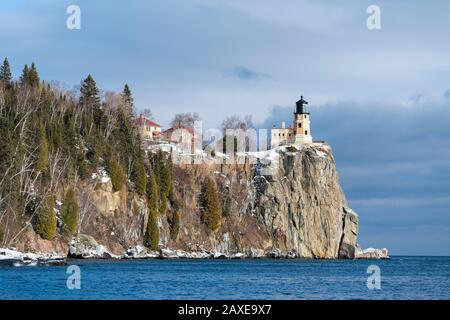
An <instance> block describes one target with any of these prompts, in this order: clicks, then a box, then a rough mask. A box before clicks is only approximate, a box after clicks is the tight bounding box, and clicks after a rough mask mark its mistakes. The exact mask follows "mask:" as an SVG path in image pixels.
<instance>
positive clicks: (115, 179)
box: [108, 156, 126, 191]
mask: <svg viewBox="0 0 450 320" xmlns="http://www.w3.org/2000/svg"><path fill="white" fill-rule="evenodd" d="M108 169H109V176H110V178H111V183H112V185H113V190H114V191H119V190H121V189H122V186H123V185H124V184H125V182H126V176H125V172H124V170H123V168H122V166H121V165H120V163H119V162H118V161H117V160H116V158H115V157H114V156H113V157H112V158H111V160H110V161H109V166H108Z"/></svg>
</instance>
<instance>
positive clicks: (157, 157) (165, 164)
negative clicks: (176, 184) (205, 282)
mask: <svg viewBox="0 0 450 320" xmlns="http://www.w3.org/2000/svg"><path fill="white" fill-rule="evenodd" d="M150 163H151V165H152V168H153V170H154V172H155V176H156V182H157V184H158V187H159V199H160V202H159V211H160V213H161V214H165V213H166V210H167V201H168V199H169V198H170V197H171V195H172V193H173V172H172V169H173V168H172V167H173V164H172V160H171V158H170V157H169V158H166V157H165V156H164V153H163V152H162V151H161V150H158V152H157V153H156V154H153V155H151V158H150Z"/></svg>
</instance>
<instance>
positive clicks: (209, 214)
mask: <svg viewBox="0 0 450 320" xmlns="http://www.w3.org/2000/svg"><path fill="white" fill-rule="evenodd" d="M200 203H201V214H202V221H203V222H204V223H205V224H206V225H207V226H208V227H209V228H210V229H211V230H212V231H216V230H217V229H218V228H219V227H220V219H221V209H220V203H219V194H218V192H217V188H216V183H215V182H214V180H213V179H211V178H209V177H208V179H207V180H206V183H205V184H204V186H203V190H202V194H201V198H200Z"/></svg>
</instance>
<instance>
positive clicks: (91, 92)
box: [80, 75, 100, 106]
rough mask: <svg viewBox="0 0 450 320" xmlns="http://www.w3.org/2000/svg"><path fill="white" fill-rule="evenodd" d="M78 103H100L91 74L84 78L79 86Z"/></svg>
mask: <svg viewBox="0 0 450 320" xmlns="http://www.w3.org/2000/svg"><path fill="white" fill-rule="evenodd" d="M80 93H81V96H80V103H81V104H83V105H91V106H92V105H100V96H99V90H98V88H97V83H96V82H95V80H94V78H93V77H92V76H91V75H88V76H87V78H86V79H84V81H83V83H82V85H81V88H80Z"/></svg>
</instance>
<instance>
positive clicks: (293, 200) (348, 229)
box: [252, 144, 358, 258]
mask: <svg viewBox="0 0 450 320" xmlns="http://www.w3.org/2000/svg"><path fill="white" fill-rule="evenodd" d="M288 150H289V149H284V151H283V149H281V150H280V154H279V159H278V168H275V170H270V171H268V172H272V173H273V174H272V175H270V176H265V175H256V176H255V177H254V179H253V185H254V188H255V196H254V201H253V203H252V211H253V213H254V214H255V215H256V216H257V217H258V221H260V222H261V223H262V224H263V225H264V227H265V229H266V230H267V231H268V233H269V236H270V237H271V239H272V246H273V247H275V248H280V249H282V250H287V251H292V252H294V253H295V254H296V255H297V256H298V257H303V258H353V257H354V252H355V245H356V237H357V234H358V215H357V214H356V213H355V212H353V211H352V210H351V209H350V208H348V205H347V201H346V199H345V196H344V193H343V192H342V189H341V187H340V184H339V177H338V173H337V169H336V164H335V161H334V158H333V155H332V152H331V148H330V147H329V146H328V145H327V144H315V145H311V146H304V147H302V148H301V149H300V150H298V151H295V150H294V151H288ZM269 165H272V166H273V163H269ZM275 165H277V163H275Z"/></svg>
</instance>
